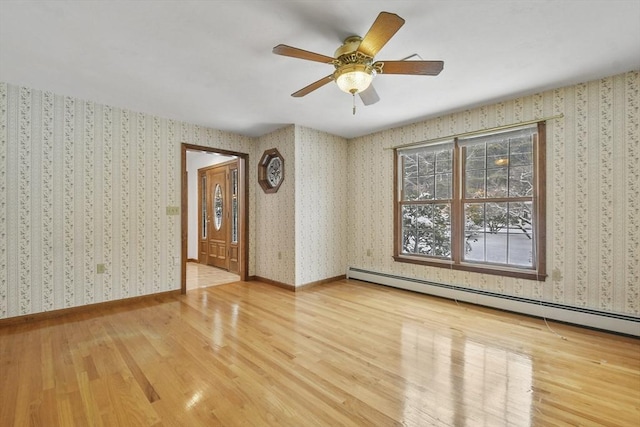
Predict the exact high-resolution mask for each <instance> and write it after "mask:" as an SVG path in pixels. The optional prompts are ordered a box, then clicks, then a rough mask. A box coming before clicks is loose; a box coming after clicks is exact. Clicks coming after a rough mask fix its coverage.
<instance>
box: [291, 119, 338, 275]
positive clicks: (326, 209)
mask: <svg viewBox="0 0 640 427" xmlns="http://www.w3.org/2000/svg"><path fill="white" fill-rule="evenodd" d="M295 152H296V171H295V186H296V188H295V215H296V217H295V224H296V235H295V244H296V252H295V253H296V285H298V286H300V285H304V284H307V283H312V282H315V281H319V280H323V279H327V278H331V277H337V276H340V275H344V274H345V272H346V270H347V210H346V207H347V201H348V193H347V167H348V166H347V140H346V139H344V138H341V137H338V136H334V135H330V134H327V133H324V132H320V131H316V130H313V129H309V128H305V127H301V126H296V146H295Z"/></svg>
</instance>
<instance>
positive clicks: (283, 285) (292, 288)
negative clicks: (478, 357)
mask: <svg viewBox="0 0 640 427" xmlns="http://www.w3.org/2000/svg"><path fill="white" fill-rule="evenodd" d="M251 277H252V279H251V280H257V281H258V282H263V283H267V284H269V285H274V286H277V287H279V288H283V289H287V290H290V291H293V292H300V291H304V290H307V289H309V288H312V287H314V286H319V285H324V284H326V283H331V282H336V281H338V280H344V279H346V278H347V275H346V274H341V275H339V276H335V277H329V278H328V279H322V280H318V281H315V282H309V283H305V284H304V285H300V286H293V285H289V284H287V283H282V282H278V281H276V280H271V279H267V278H265V277H260V276H251Z"/></svg>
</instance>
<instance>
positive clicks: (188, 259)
mask: <svg viewBox="0 0 640 427" xmlns="http://www.w3.org/2000/svg"><path fill="white" fill-rule="evenodd" d="M187 262H195V263H198V264H199V263H200V261H198V260H197V259H195V258H187Z"/></svg>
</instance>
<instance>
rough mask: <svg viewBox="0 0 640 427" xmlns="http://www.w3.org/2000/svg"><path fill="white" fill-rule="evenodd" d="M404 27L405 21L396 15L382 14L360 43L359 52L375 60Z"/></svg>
mask: <svg viewBox="0 0 640 427" xmlns="http://www.w3.org/2000/svg"><path fill="white" fill-rule="evenodd" d="M403 25H404V19H402V18H400V17H399V16H398V15H396V14H395V13H389V12H380V14H379V15H378V17H377V18H376V20H375V22H374V23H373V25H372V26H371V28H369V31H368V32H367V34H366V35H365V36H364V38H363V39H362V42H360V46H359V47H358V51H359V52H362V53H364V54H365V55H368V56H370V57H372V58H373V57H374V56H376V54H377V53H378V51H380V49H382V47H383V46H384V45H385V44H387V42H388V41H389V40H390V39H391V37H393V35H394V34H395V33H396V32H397V31H398V30H399V29H400V27H402V26H403Z"/></svg>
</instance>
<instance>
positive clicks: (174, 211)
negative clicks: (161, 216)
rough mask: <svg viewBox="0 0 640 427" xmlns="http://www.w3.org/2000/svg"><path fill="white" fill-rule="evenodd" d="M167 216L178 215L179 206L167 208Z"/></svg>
mask: <svg viewBox="0 0 640 427" xmlns="http://www.w3.org/2000/svg"><path fill="white" fill-rule="evenodd" d="M167 215H180V207H179V206H167Z"/></svg>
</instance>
